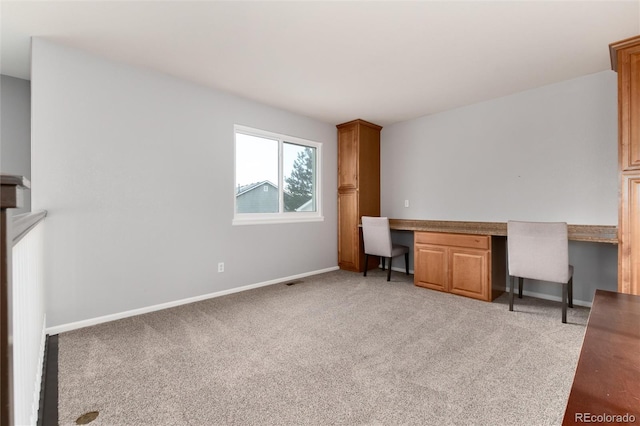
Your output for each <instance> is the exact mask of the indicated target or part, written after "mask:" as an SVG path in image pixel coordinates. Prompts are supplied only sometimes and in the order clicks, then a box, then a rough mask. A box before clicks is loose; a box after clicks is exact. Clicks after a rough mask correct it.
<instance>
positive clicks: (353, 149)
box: [338, 125, 358, 190]
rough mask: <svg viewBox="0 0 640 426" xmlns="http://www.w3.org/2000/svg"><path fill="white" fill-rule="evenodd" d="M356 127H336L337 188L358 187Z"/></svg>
mask: <svg viewBox="0 0 640 426" xmlns="http://www.w3.org/2000/svg"><path fill="white" fill-rule="evenodd" d="M357 176H358V127H357V126H356V125H350V126H347V127H342V128H340V129H338V189H339V190H344V189H355V188H357V187H358V180H357Z"/></svg>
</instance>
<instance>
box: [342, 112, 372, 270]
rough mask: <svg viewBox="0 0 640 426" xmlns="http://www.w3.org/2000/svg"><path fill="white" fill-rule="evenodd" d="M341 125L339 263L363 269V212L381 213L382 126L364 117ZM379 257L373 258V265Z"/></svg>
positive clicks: (352, 268) (369, 213) (350, 267)
mask: <svg viewBox="0 0 640 426" xmlns="http://www.w3.org/2000/svg"><path fill="white" fill-rule="evenodd" d="M336 127H337V128H338V265H339V266H340V268H342V269H347V270H350V271H358V272H361V271H362V270H363V264H362V263H363V259H364V245H363V242H362V233H361V231H360V229H359V228H358V224H359V223H360V218H361V217H362V216H380V130H381V129H382V127H380V126H377V125H375V124H372V123H368V122H366V121H364V120H354V121H350V122H348V123H343V124H339V125H338V126H336ZM375 261H376V259H373V258H372V259H371V260H370V262H371V265H372V266H373V265H374V263H375Z"/></svg>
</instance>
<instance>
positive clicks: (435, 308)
mask: <svg viewBox="0 0 640 426" xmlns="http://www.w3.org/2000/svg"><path fill="white" fill-rule="evenodd" d="M576 285H579V283H576ZM515 309H516V312H509V311H508V299H507V295H506V294H505V295H503V296H502V297H501V298H499V299H498V300H497V301H495V302H493V303H487V302H481V301H476V300H472V299H468V298H464V297H460V296H455V295H450V294H445V293H440V292H437V291H431V290H426V289H423V288H419V287H415V286H413V283H412V276H409V277H406V276H405V275H404V274H401V273H397V272H394V273H393V274H392V281H391V282H390V283H388V282H386V280H385V275H384V272H382V271H373V272H370V273H369V276H368V277H366V278H364V277H362V276H361V275H360V274H355V273H350V272H345V271H336V272H331V273H327V274H322V275H317V276H314V277H309V278H305V279H303V280H302V282H299V283H297V284H295V285H291V286H287V285H285V284H276V285H272V286H269V287H263V288H259V289H255V290H250V291H246V292H242V293H237V294H232V295H228V296H224V297H220V298H215V299H210V300H207V301H203V302H198V303H194V304H190V305H185V306H180V307H177V308H172V309H167V310H164V311H159V312H155V313H151V314H146V315H142V316H138V317H134V318H127V319H123V320H119V321H114V322H111V323H107V324H101V325H97V326H94V327H89V328H85V329H81V330H76V331H73V332H69V333H64V334H61V335H60V340H59V418H60V424H63V425H70V424H75V420H76V419H77V418H78V417H79V416H80V415H82V414H84V413H86V412H89V411H98V412H99V415H98V418H97V419H96V420H95V421H93V422H92V423H91V424H92V425H226V424H235V425H278V424H282V425H307V424H308V425H326V424H344V425H354V424H355V425H358V424H367V425H397V424H420V425H447V424H451V425H453V424H456V425H474V424H475V425H555V424H560V423H561V421H562V416H563V413H564V407H565V404H566V400H567V397H568V395H569V390H570V388H571V383H572V380H573V374H574V370H575V366H576V364H577V359H578V355H579V352H580V346H581V343H582V338H583V335H584V330H585V325H586V321H587V317H588V312H589V310H588V309H586V308H580V307H576V308H574V309H569V313H568V321H569V324H562V323H561V321H560V304H559V303H555V302H548V301H542V300H538V299H533V298H527V297H525V298H524V299H521V300H520V299H516V304H515Z"/></svg>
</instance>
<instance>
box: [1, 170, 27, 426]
mask: <svg viewBox="0 0 640 426" xmlns="http://www.w3.org/2000/svg"><path fill="white" fill-rule="evenodd" d="M0 185H1V190H0V208H1V211H2V217H1V218H0V245H1V247H0V251H1V254H0V425H1V426H10V425H12V423H13V395H12V390H13V386H12V357H11V355H12V348H11V341H12V339H11V337H12V334H11V333H12V324H11V315H12V313H11V309H12V306H11V251H12V250H13V235H12V232H11V220H10V217H9V214H8V211H7V209H12V208H17V207H21V205H22V189H25V188H26V189H28V188H29V187H30V184H29V181H28V180H27V179H26V178H24V177H23V176H15V175H5V174H0Z"/></svg>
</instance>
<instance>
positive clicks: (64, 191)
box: [32, 39, 337, 327]
mask: <svg viewBox="0 0 640 426" xmlns="http://www.w3.org/2000/svg"><path fill="white" fill-rule="evenodd" d="M32 121H33V127H32V131H33V142H32V180H33V184H34V190H33V194H32V195H33V206H34V208H45V209H47V210H48V211H49V215H48V217H47V223H46V225H47V226H46V235H45V237H46V244H45V259H46V265H45V273H46V276H47V277H48V278H49V282H48V283H47V285H48V295H47V318H48V322H49V323H48V326H49V327H54V326H59V325H63V324H69V323H72V322H76V321H83V320H87V319H91V318H95V317H100V316H103V315H111V314H117V313H119V312H124V311H129V310H134V309H139V308H144V307H147V306H151V305H156V304H161V303H165V302H172V301H176V300H180V299H184V298H190V297H195V296H199V295H204V294H209V293H214V292H219V291H224V290H228V289H233V288H237V287H241V286H245V285H250V284H256V283H261V282H265V281H270V280H275V279H279V278H285V277H289V276H294V275H297V274H306V273H310V272H313V271H318V270H323V269H326V268H332V267H335V266H336V265H337V250H336V247H337V237H336V235H337V231H336V229H337V216H336V211H337V207H336V193H335V188H336V185H337V184H336V175H337V150H336V129H335V126H334V125H333V124H327V123H321V122H318V121H315V120H312V119H309V118H307V117H302V116H299V115H296V114H292V113H289V112H286V111H283V110H279V109H275V108H271V107H268V106H265V105H262V104H258V103H255V102H252V101H249V100H246V99H242V98H239V97H236V96H232V95H229V94H225V93H221V92H219V91H215V90H212V89H208V88H205V87H201V86H198V85H195V84H192V83H189V82H185V81H181V80H178V79H175V78H173V77H170V76H167V75H164V74H159V73H155V72H151V71H148V70H144V69H139V68H134V67H131V66H127V65H124V64H120V63H115V62H111V61H107V60H105V59H102V58H99V57H96V56H92V55H89V54H87V53H85V52H82V51H79V50H75V49H71V48H67V47H63V46H60V45H57V44H54V43H51V42H49V41H45V40H42V39H34V41H33V47H32ZM234 124H242V125H246V126H251V127H255V128H259V129H263V130H268V131H272V132H277V133H282V134H286V135H291V136H297V137H300V138H305V139H310V140H314V141H317V142H322V143H323V144H324V145H323V163H322V165H323V170H322V172H323V175H322V179H323V182H322V185H323V188H324V189H325V190H324V193H323V199H322V202H323V212H324V216H325V220H324V221H323V222H315V223H299V224H280V225H254V226H231V221H232V216H233V196H234V188H233V185H234V168H233V158H234V157H233V152H234V147H233V125H234ZM218 262H225V272H224V273H218V272H217V263H218Z"/></svg>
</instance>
